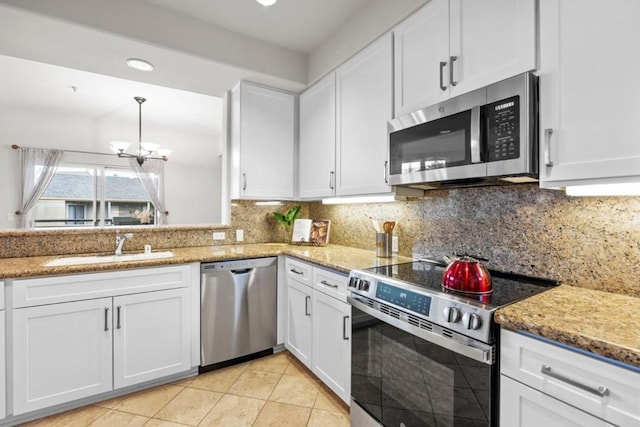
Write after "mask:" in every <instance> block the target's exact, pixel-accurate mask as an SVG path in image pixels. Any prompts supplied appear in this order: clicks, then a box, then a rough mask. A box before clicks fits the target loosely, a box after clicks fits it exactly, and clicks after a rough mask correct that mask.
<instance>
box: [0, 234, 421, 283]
mask: <svg viewBox="0 0 640 427" xmlns="http://www.w3.org/2000/svg"><path fill="white" fill-rule="evenodd" d="M171 251H172V252H173V253H174V256H173V257H172V258H162V259H152V260H143V261H126V262H111V263H101V264H81V265H67V266H56V267H45V266H44V264H46V263H47V262H49V261H51V260H54V259H57V258H67V256H39V257H24V258H0V279H19V278H27V277H38V276H50V275H59V274H72V273H87V272H95V271H108V270H116V269H123V268H140V267H152V266H160V265H171V264H186V263H190V262H208V261H224V260H230V259H242V258H259V257H265V256H277V255H291V256H294V257H296V258H300V259H302V260H306V261H310V262H313V263H316V264H318V265H321V266H324V267H328V268H331V269H334V270H337V271H340V272H343V273H345V274H349V272H350V271H351V270H355V269H360V268H368V267H375V266H379V265H389V264H397V263H399V262H410V261H412V259H411V258H407V257H398V256H393V257H391V258H378V257H376V254H375V252H374V251H369V250H364V249H355V248H349V247H346V246H338V245H327V246H318V247H314V246H298V245H289V244H285V243H264V244H247V245H224V246H202V247H192V248H174V249H171ZM83 255H86V254H83ZM69 256H74V255H69ZM77 256H81V255H77Z"/></svg>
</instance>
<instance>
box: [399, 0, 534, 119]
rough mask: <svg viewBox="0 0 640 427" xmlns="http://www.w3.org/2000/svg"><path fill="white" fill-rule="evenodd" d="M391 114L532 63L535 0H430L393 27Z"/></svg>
mask: <svg viewBox="0 0 640 427" xmlns="http://www.w3.org/2000/svg"><path fill="white" fill-rule="evenodd" d="M394 36H395V95H396V96H395V115H396V117H397V116H401V115H403V114H407V113H410V112H412V111H414V110H416V109H419V108H424V107H427V106H430V105H433V104H437V103H438V102H440V101H443V100H445V99H448V98H449V97H453V96H457V95H460V94H463V93H466V92H470V91H472V90H475V89H478V88H481V87H483V86H486V85H488V84H491V83H495V82H498V81H500V80H504V79H506V78H509V77H512V76H515V75H517V74H520V73H523V72H526V71H529V70H532V69H534V68H535V67H536V2H535V0H485V1H477V0H432V1H430V2H429V3H428V4H427V5H426V6H424V7H423V8H422V9H420V10H419V11H417V12H416V13H415V14H413V15H412V16H410V17H409V18H407V19H406V20H405V21H403V22H402V23H401V24H399V25H398V26H397V27H396V28H395V29H394Z"/></svg>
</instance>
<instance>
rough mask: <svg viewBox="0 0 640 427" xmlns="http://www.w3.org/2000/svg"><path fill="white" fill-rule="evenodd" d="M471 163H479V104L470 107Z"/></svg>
mask: <svg viewBox="0 0 640 427" xmlns="http://www.w3.org/2000/svg"><path fill="white" fill-rule="evenodd" d="M470 130H471V163H480V161H481V160H482V159H481V158H480V106H476V107H473V108H472V109H471V129H470Z"/></svg>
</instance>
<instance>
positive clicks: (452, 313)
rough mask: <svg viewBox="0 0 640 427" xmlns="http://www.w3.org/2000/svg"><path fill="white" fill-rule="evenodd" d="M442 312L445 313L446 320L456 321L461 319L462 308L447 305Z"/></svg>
mask: <svg viewBox="0 0 640 427" xmlns="http://www.w3.org/2000/svg"><path fill="white" fill-rule="evenodd" d="M442 314H444V320H445V321H446V322H449V323H456V322H457V321H458V320H460V309H459V308H456V307H452V306H449V307H445V308H444V311H443V312H442Z"/></svg>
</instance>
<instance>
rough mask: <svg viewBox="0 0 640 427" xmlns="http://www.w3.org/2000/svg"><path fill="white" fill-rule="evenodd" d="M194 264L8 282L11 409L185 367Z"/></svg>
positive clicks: (143, 379)
mask: <svg viewBox="0 0 640 427" xmlns="http://www.w3.org/2000/svg"><path fill="white" fill-rule="evenodd" d="M197 270H198V269H197V266H196V265H195V264H194V265H183V266H170V267H157V268H147V269H136V270H123V271H114V272H104V273H92V274H80V275H72V276H57V277H51V278H46V277H43V278H36V279H25V280H15V281H13V287H12V294H13V301H14V308H13V310H12V311H11V315H12V322H13V324H12V339H11V344H12V346H11V351H10V353H9V354H11V356H10V357H11V358H12V363H13V369H12V371H11V373H10V375H11V376H12V382H13V389H12V397H13V399H12V401H13V407H12V413H13V415H21V414H25V413H28V412H31V411H35V410H38V409H44V408H48V407H52V406H55V405H60V404H63V403H67V402H71V401H74V400H77V399H82V398H86V397H90V396H94V395H97V394H100V393H104V392H109V391H112V390H117V389H120V388H123V387H127V386H132V385H135V384H140V383H143V382H146V381H150V380H155V379H159V378H162V377H166V376H169V375H172V374H177V373H180V372H186V371H189V370H190V369H191V368H192V365H193V363H192V359H193V358H192V352H193V351H194V350H193V346H192V340H193V335H192V325H193V319H192V315H193V313H194V311H193V307H192V306H193V304H194V298H193V295H192V294H193V289H194V287H196V288H195V289H199V287H197V283H198V282H197V281H198V280H199V275H197V274H196V271H197ZM134 289H138V291H137V293H134V292H135V291H134V292H131V290H134ZM140 289H144V291H143V292H141V291H140ZM56 290H57V291H56ZM65 299H66V300H67V301H65ZM195 313H197V311H195ZM1 330H2V331H4V328H1Z"/></svg>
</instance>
